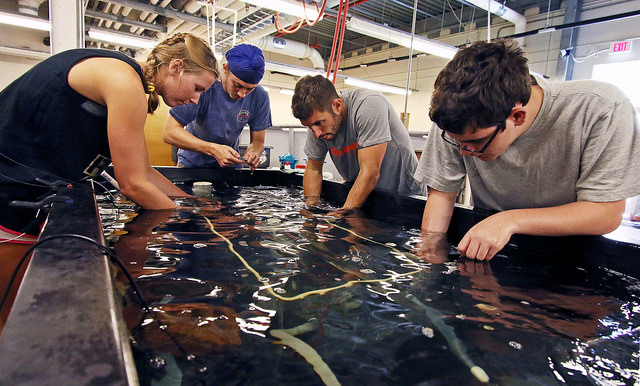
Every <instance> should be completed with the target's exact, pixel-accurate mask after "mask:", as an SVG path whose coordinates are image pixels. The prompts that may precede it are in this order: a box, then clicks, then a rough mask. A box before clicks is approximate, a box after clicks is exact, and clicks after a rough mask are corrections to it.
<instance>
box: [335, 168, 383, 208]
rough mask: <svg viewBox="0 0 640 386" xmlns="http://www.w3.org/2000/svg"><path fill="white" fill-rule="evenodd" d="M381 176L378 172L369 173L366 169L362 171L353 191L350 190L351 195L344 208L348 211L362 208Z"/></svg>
mask: <svg viewBox="0 0 640 386" xmlns="http://www.w3.org/2000/svg"><path fill="white" fill-rule="evenodd" d="M379 176H380V174H379V172H377V171H376V172H374V171H370V172H367V171H366V170H364V169H360V173H359V174H358V177H357V178H356V180H355V182H354V183H353V186H352V187H351V190H349V195H347V199H346V201H345V202H344V205H343V206H342V207H343V208H348V209H353V208H359V207H361V206H362V204H364V202H365V201H366V200H367V197H369V194H371V192H372V191H373V189H374V188H375V187H376V184H377V183H378V178H379Z"/></svg>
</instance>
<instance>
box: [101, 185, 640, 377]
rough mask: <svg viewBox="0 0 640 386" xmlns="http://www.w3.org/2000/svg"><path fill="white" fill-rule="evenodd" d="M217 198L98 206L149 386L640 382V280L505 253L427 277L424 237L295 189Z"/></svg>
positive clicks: (453, 264)
mask: <svg viewBox="0 0 640 386" xmlns="http://www.w3.org/2000/svg"><path fill="white" fill-rule="evenodd" d="M215 194H216V196H215V197H211V198H199V199H192V198H191V199H184V200H181V201H180V202H179V204H180V205H181V208H180V209H178V210H175V211H142V212H141V213H139V214H137V215H136V214H135V212H133V209H132V208H133V206H132V205H129V209H120V210H119V211H117V212H116V213H115V215H114V211H113V205H112V204H108V203H103V204H101V208H102V212H103V220H104V224H105V227H106V228H107V229H106V231H107V234H108V240H109V241H110V242H111V243H112V246H113V248H114V249H115V250H116V252H117V254H118V256H119V257H120V259H122V260H123V261H124V262H125V264H126V265H127V266H128V267H129V269H130V271H131V273H132V275H133V276H134V277H135V278H136V279H137V283H138V285H139V287H140V288H141V290H142V292H143V296H144V297H145V299H146V300H147V302H149V303H150V304H151V306H152V308H153V310H152V312H150V313H144V312H143V311H142V310H141V309H140V307H139V306H138V305H137V304H136V303H135V299H134V298H133V297H132V296H128V297H127V299H129V300H127V303H126V304H125V307H124V313H125V319H126V321H127V323H128V325H129V327H130V331H131V335H132V347H133V350H134V356H135V358H136V365H137V368H138V372H139V377H140V382H141V383H142V384H156V382H159V383H161V384H170V383H172V382H173V383H174V384H185V385H192V384H207V385H208V384H278V385H280V384H295V385H298V384H322V383H326V384H333V383H336V382H339V383H342V384H366V385H376V384H437V385H440V384H455V385H458V384H480V383H481V382H482V381H486V378H485V377H486V376H488V378H489V379H490V380H489V382H490V383H492V384H505V385H512V384H557V383H570V384H575V383H596V384H604V383H606V384H633V383H634V382H640V375H639V371H638V367H639V365H638V363H639V357H638V352H639V350H638V347H639V345H640V333H639V330H638V325H639V323H640V317H639V315H640V306H639V303H638V298H637V297H638V294H639V293H640V284H639V282H638V280H637V279H635V278H631V277H628V276H625V275H623V274H621V273H618V272H612V271H607V270H605V269H599V270H598V271H596V272H592V271H593V270H591V271H589V270H586V269H583V268H580V267H572V268H567V267H566V266H565V267H560V268H559V267H552V266H540V265H536V264H535V257H533V256H532V257H531V259H529V260H530V261H531V264H530V265H524V266H523V265H522V261H521V260H520V261H519V262H518V264H515V263H514V262H512V260H513V259H511V258H510V256H509V255H508V253H509V252H508V251H507V254H506V255H501V256H498V257H497V258H495V259H493V260H492V262H491V263H486V262H475V261H473V262H472V261H468V260H465V259H460V257H459V256H458V255H457V254H456V253H455V249H452V253H451V254H450V256H449V261H447V262H444V263H440V264H432V263H427V262H423V261H420V260H419V259H418V258H417V257H416V256H414V255H413V254H412V251H413V250H414V248H415V247H416V245H417V244H418V243H419V242H420V233H419V229H407V228H401V227H397V228H390V227H388V226H387V225H386V224H384V223H382V222H380V221H374V220H371V219H366V218H363V217H361V216H360V215H359V214H357V213H355V214H352V215H349V216H347V217H345V218H335V217H331V216H328V215H327V213H328V212H330V211H332V210H335V209H336V208H335V207H332V206H331V205H330V204H325V206H324V207H319V208H308V207H306V205H305V204H304V202H303V199H302V192H301V190H299V189H298V188H285V187H277V188H274V187H250V188H249V187H242V188H227V189H224V190H218V191H216V192H215ZM124 203H125V202H124V201H121V202H119V204H118V205H119V206H121V205H122V204H124ZM389 215H390V216H392V215H393V214H389ZM116 216H117V217H119V219H118V220H117V221H114V217H116ZM416 225H417V224H416ZM121 282H122V283H123V285H122V287H123V291H130V289H128V290H125V289H124V288H125V287H126V281H125V280H124V279H121ZM127 293H128V294H129V295H130V292H127ZM485 373H486V374H485Z"/></svg>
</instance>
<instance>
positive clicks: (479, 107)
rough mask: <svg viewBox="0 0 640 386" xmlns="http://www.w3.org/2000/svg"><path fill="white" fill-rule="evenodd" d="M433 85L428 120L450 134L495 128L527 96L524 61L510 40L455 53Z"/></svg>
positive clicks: (527, 97) (529, 80) (523, 102)
mask: <svg viewBox="0 0 640 386" xmlns="http://www.w3.org/2000/svg"><path fill="white" fill-rule="evenodd" d="M434 87H435V91H434V92H433V96H432V97H431V107H430V108H429V117H430V118H431V120H432V121H433V122H435V123H436V124H437V125H438V127H439V128H441V129H442V130H446V131H448V132H451V133H454V134H462V133H464V131H465V129H466V128H467V127H468V126H470V127H472V128H474V129H475V128H484V127H491V126H495V125H498V124H500V123H502V122H504V120H505V119H506V118H507V117H508V116H509V114H511V110H512V109H513V107H514V106H515V105H516V104H517V103H522V104H523V105H525V104H527V102H529V97H530V96H531V79H530V75H529V67H528V65H527V59H526V58H525V57H524V53H523V51H522V49H521V48H520V47H519V46H518V44H517V43H516V42H515V41H513V40H510V39H499V40H496V41H494V42H491V43H488V42H484V41H481V42H475V43H473V44H472V45H471V46H469V47H467V48H463V49H461V50H460V51H458V53H456V55H455V57H454V58H453V59H452V60H451V61H450V62H449V63H448V64H447V65H446V66H445V68H444V69H443V70H442V71H440V73H439V74H438V77H437V78H436V81H435V84H434Z"/></svg>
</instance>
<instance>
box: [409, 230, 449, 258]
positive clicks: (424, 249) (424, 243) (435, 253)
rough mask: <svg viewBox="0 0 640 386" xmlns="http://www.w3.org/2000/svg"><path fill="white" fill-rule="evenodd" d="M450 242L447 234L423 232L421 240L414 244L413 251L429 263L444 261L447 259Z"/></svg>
mask: <svg viewBox="0 0 640 386" xmlns="http://www.w3.org/2000/svg"><path fill="white" fill-rule="evenodd" d="M450 251H451V244H449V241H447V234H446V233H445V232H442V233H439V232H438V233H423V234H422V240H420V242H419V243H418V244H417V245H416V249H415V251H414V253H415V254H416V256H418V257H419V258H421V259H422V260H424V261H426V262H429V263H436V264H437V263H445V262H447V261H449V252H450Z"/></svg>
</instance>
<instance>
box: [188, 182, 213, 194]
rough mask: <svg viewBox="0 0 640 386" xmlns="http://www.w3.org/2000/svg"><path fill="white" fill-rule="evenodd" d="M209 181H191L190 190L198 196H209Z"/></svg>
mask: <svg viewBox="0 0 640 386" xmlns="http://www.w3.org/2000/svg"><path fill="white" fill-rule="evenodd" d="M211 188H212V185H211V182H208V181H196V182H194V183H193V186H192V187H191V190H192V191H193V194H194V195H196V196H200V197H211Z"/></svg>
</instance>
